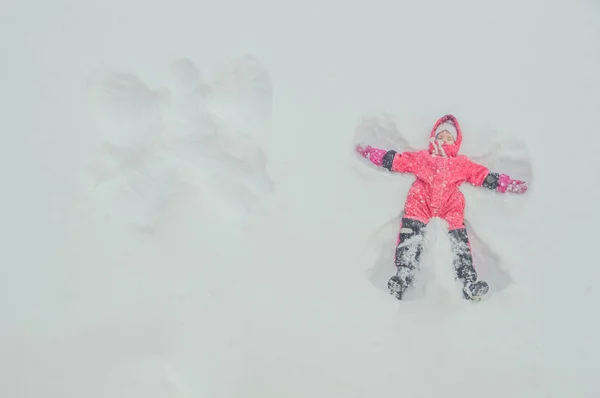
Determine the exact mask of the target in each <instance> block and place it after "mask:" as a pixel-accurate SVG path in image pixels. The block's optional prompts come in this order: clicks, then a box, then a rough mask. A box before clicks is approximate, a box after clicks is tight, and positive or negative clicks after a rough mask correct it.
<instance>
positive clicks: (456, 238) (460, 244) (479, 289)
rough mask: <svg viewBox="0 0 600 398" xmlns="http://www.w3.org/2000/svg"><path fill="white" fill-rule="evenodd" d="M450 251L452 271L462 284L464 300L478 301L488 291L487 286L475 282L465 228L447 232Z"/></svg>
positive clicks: (484, 283)
mask: <svg viewBox="0 0 600 398" xmlns="http://www.w3.org/2000/svg"><path fill="white" fill-rule="evenodd" d="M449 234H450V241H451V242H452V251H453V252H454V271H455V272H456V278H457V279H458V280H460V281H461V282H462V284H463V287H464V288H463V293H464V295H465V298H468V299H479V298H480V297H481V296H483V295H485V294H486V293H487V291H488V284H487V283H486V282H484V281H479V282H478V281H477V271H475V267H474V266H473V255H472V251H471V244H470V242H469V236H468V234H467V229H466V228H464V227H463V228H458V229H452V230H450V231H449Z"/></svg>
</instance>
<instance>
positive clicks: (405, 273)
mask: <svg viewBox="0 0 600 398" xmlns="http://www.w3.org/2000/svg"><path fill="white" fill-rule="evenodd" d="M425 226H426V224H425V223H423V222H421V221H418V220H413V219H410V218H403V219H402V223H401V225H400V234H399V236H398V244H397V245H396V256H395V260H394V262H395V264H396V267H397V272H396V275H398V276H399V277H400V278H401V279H402V280H403V281H404V282H405V283H406V285H407V286H410V285H411V284H412V282H413V281H414V279H415V274H416V271H417V269H418V267H419V261H420V259H421V253H422V251H423V236H424V232H425V231H424V229H425Z"/></svg>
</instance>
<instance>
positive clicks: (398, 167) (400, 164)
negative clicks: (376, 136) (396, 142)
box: [356, 145, 416, 173]
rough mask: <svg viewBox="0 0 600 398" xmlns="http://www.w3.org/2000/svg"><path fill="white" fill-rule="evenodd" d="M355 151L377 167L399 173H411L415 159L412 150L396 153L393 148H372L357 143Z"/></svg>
mask: <svg viewBox="0 0 600 398" xmlns="http://www.w3.org/2000/svg"><path fill="white" fill-rule="evenodd" d="M356 152H358V153H359V154H360V155H361V156H363V157H364V158H366V159H369V160H370V161H371V163H373V164H374V165H376V166H378V167H383V168H385V169H388V170H389V171H396V172H399V173H412V168H413V166H414V163H415V161H416V159H414V156H412V155H413V154H414V153H413V152H403V153H398V152H396V151H394V150H386V149H379V148H373V147H372V146H370V145H367V146H363V145H357V146H356Z"/></svg>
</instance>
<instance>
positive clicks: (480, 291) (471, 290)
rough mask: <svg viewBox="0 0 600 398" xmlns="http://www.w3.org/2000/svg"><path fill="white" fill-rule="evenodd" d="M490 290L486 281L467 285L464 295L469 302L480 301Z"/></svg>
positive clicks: (464, 288)
mask: <svg viewBox="0 0 600 398" xmlns="http://www.w3.org/2000/svg"><path fill="white" fill-rule="evenodd" d="M488 290H490V286H489V285H488V284H487V282H485V281H478V282H475V283H467V284H465V285H464V287H463V295H464V297H465V299H467V300H472V301H479V300H481V299H482V298H483V297H484V296H485V295H486V294H487V292H488Z"/></svg>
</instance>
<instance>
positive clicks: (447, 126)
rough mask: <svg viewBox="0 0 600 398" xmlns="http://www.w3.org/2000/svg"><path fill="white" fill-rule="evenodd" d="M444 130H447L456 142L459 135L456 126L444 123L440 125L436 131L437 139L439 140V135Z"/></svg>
mask: <svg viewBox="0 0 600 398" xmlns="http://www.w3.org/2000/svg"><path fill="white" fill-rule="evenodd" d="M444 130H446V131H448V132H449V133H450V134H452V136H453V137H454V139H455V140H456V138H457V136H458V133H457V132H456V126H454V124H453V123H450V122H444V123H442V124H440V125H439V126H438V128H437V129H435V137H436V138H437V136H438V134H439V133H441V132H442V131H444Z"/></svg>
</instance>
